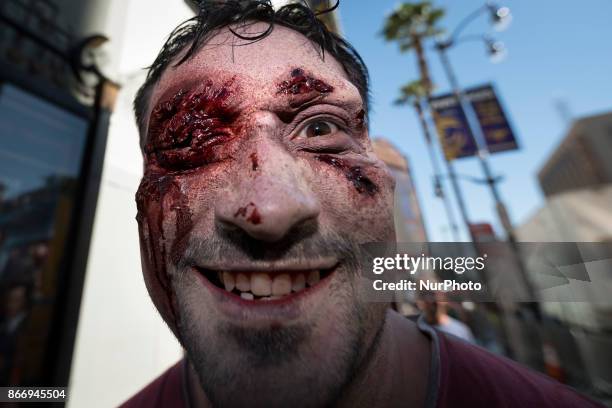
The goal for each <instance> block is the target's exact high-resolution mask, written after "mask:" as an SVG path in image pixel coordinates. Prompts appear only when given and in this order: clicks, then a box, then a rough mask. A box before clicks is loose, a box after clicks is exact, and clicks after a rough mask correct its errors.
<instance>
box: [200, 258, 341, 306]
mask: <svg viewBox="0 0 612 408" xmlns="http://www.w3.org/2000/svg"><path fill="white" fill-rule="evenodd" d="M197 269H198V271H199V272H200V273H201V275H202V276H203V277H204V278H206V279H207V280H208V281H209V282H210V283H212V284H213V285H214V286H216V287H217V288H220V289H222V290H224V291H225V292H227V294H231V295H235V296H239V297H240V298H241V299H243V300H247V301H271V300H281V299H284V298H288V297H290V296H293V295H297V294H302V293H303V292H306V291H308V290H310V289H312V288H314V287H315V286H317V285H318V284H319V283H320V282H321V281H323V280H324V279H326V278H327V277H328V276H329V275H331V273H332V272H333V271H334V270H335V269H336V266H334V267H333V268H328V269H311V270H303V271H297V270H292V271H290V272H284V271H273V272H263V271H240V272H239V271H213V270H206V269H201V268H197Z"/></svg>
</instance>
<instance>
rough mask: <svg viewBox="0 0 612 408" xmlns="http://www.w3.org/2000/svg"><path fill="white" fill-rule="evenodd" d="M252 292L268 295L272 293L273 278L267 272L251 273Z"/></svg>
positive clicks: (258, 294)
mask: <svg viewBox="0 0 612 408" xmlns="http://www.w3.org/2000/svg"><path fill="white" fill-rule="evenodd" d="M251 292H253V294H255V295H257V296H268V295H270V294H271V293H272V279H270V275H268V274H267V273H252V274H251Z"/></svg>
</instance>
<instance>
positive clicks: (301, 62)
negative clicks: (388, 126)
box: [147, 23, 358, 116]
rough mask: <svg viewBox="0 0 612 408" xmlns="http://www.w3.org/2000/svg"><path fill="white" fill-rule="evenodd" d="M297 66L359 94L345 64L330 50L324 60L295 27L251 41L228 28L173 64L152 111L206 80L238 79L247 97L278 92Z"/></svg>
mask: <svg viewBox="0 0 612 408" xmlns="http://www.w3.org/2000/svg"><path fill="white" fill-rule="evenodd" d="M267 26H268V25H267V24H264V23H255V24H253V25H251V26H249V27H248V28H246V29H245V30H246V31H247V33H248V34H246V35H250V36H252V35H253V34H256V33H259V32H262V31H264V30H265V29H266V28H267ZM240 34H245V33H244V31H242V32H240ZM294 68H300V69H303V70H305V71H306V72H309V73H311V74H312V75H314V76H316V77H318V78H321V79H323V80H324V81H325V82H327V83H330V84H331V85H332V86H334V87H335V88H338V89H339V90H344V91H345V92H348V93H351V94H356V95H358V90H357V88H356V87H355V86H354V85H353V84H351V83H350V82H349V80H348V78H347V75H346V73H345V71H344V69H343V68H342V66H341V65H340V63H338V61H337V60H336V59H335V58H333V57H332V56H331V55H329V54H325V58H322V57H321V54H320V52H319V48H318V45H316V44H313V43H312V42H311V41H310V40H308V39H307V38H306V37H304V36H303V35H301V34H300V33H298V32H296V31H294V30H291V29H288V28H286V27H282V26H275V27H274V29H273V31H272V32H271V33H270V35H268V36H266V37H265V38H263V39H261V40H258V41H256V42H247V41H245V40H241V39H239V38H238V37H236V36H234V34H232V33H231V32H230V31H229V30H228V29H227V28H224V29H222V30H221V31H220V32H219V33H217V34H216V35H215V36H214V37H212V38H211V39H210V40H209V41H208V42H207V44H206V45H204V47H202V48H201V49H200V50H199V51H198V52H197V53H196V54H195V55H194V57H193V58H190V59H189V60H187V61H186V62H184V63H183V64H181V65H179V66H177V67H172V66H169V67H168V69H167V70H166V71H165V72H164V74H163V75H162V77H161V79H160V81H159V83H158V84H157V86H156V87H155V88H154V90H153V93H152V95H151V100H150V106H149V109H152V107H153V106H155V104H156V103H158V102H159V101H161V100H163V99H166V98H167V97H168V96H170V95H171V94H172V93H173V92H176V91H178V90H179V89H183V88H184V87H185V86H187V87H189V86H191V85H192V84H194V83H197V81H198V80H200V79H201V80H213V81H215V82H217V81H219V82H223V81H226V80H228V79H230V78H235V79H236V81H235V82H236V83H237V84H238V85H239V86H240V87H241V88H242V89H243V90H244V91H246V92H245V93H246V94H247V95H256V94H261V95H265V94H272V93H274V91H275V89H276V88H275V84H277V83H278V81H279V80H282V79H286V78H285V77H288V76H289V75H290V72H291V70H292V69H294ZM147 116H148V115H147Z"/></svg>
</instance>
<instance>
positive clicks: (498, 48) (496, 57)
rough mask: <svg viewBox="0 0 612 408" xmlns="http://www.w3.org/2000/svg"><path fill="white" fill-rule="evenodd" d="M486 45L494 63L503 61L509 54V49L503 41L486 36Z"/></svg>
mask: <svg viewBox="0 0 612 408" xmlns="http://www.w3.org/2000/svg"><path fill="white" fill-rule="evenodd" d="M484 42H485V47H486V52H487V55H488V56H489V61H491V62H492V63H494V64H497V63H499V62H502V61H503V60H505V59H506V57H507V56H508V50H507V49H506V46H505V45H504V43H503V42H501V41H495V40H494V39H492V38H490V37H485V38H484Z"/></svg>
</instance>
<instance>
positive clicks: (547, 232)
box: [517, 113, 612, 401]
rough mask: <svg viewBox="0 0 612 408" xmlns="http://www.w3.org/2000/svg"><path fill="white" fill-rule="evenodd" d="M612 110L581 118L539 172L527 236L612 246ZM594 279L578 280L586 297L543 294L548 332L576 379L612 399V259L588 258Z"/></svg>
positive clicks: (522, 231)
mask: <svg viewBox="0 0 612 408" xmlns="http://www.w3.org/2000/svg"><path fill="white" fill-rule="evenodd" d="M610 157H612V113H604V114H599V115H594V116H589V117H585V118H582V119H578V120H577V121H575V122H574V123H573V124H572V126H571V127H570V129H569V131H568V133H567V135H566V136H565V137H564V139H563V140H562V141H561V143H560V144H559V146H558V147H557V148H556V149H555V151H554V152H553V153H552V154H551V156H550V157H549V159H548V160H547V161H546V162H545V164H544V165H543V166H542V169H541V170H540V172H539V174H538V178H539V181H540V186H541V188H542V191H543V192H544V194H545V195H546V201H545V203H544V205H543V206H542V208H540V209H538V210H537V211H536V212H535V214H533V215H532V216H531V217H530V218H529V219H528V220H527V221H526V222H525V223H523V224H522V225H521V226H520V227H518V228H517V236H518V237H519V239H520V240H521V241H527V242H544V241H556V242H598V243H604V244H605V243H608V244H609V245H610V246H612V205H611V203H612V162H611V161H610V159H609V158H610ZM585 266H586V268H587V272H588V275H589V280H588V281H584V282H583V281H579V280H571V281H570V283H571V290H572V293H573V295H574V296H575V297H576V298H578V299H583V300H586V299H590V300H589V301H578V302H543V303H542V309H543V311H544V312H545V313H546V314H547V315H548V316H549V317H550V318H551V320H550V324H549V325H548V327H545V328H544V330H548V333H546V332H545V333H544V335H545V336H546V337H547V338H548V339H549V341H550V342H551V343H554V344H555V345H556V349H557V350H559V353H558V354H559V359H560V366H561V367H562V368H563V369H564V371H565V373H566V374H565V375H566V377H568V378H567V380H568V382H570V383H572V382H577V383H578V386H580V385H584V384H585V383H586V384H590V386H591V387H592V389H591V390H589V391H590V392H591V393H592V394H593V395H595V396H597V397H599V398H601V399H603V400H608V401H610V400H612V364H611V362H612V298H610V296H609V294H610V293H612V278H611V277H610V270H612V260H610V259H601V260H596V261H592V262H588V263H586V264H585Z"/></svg>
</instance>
